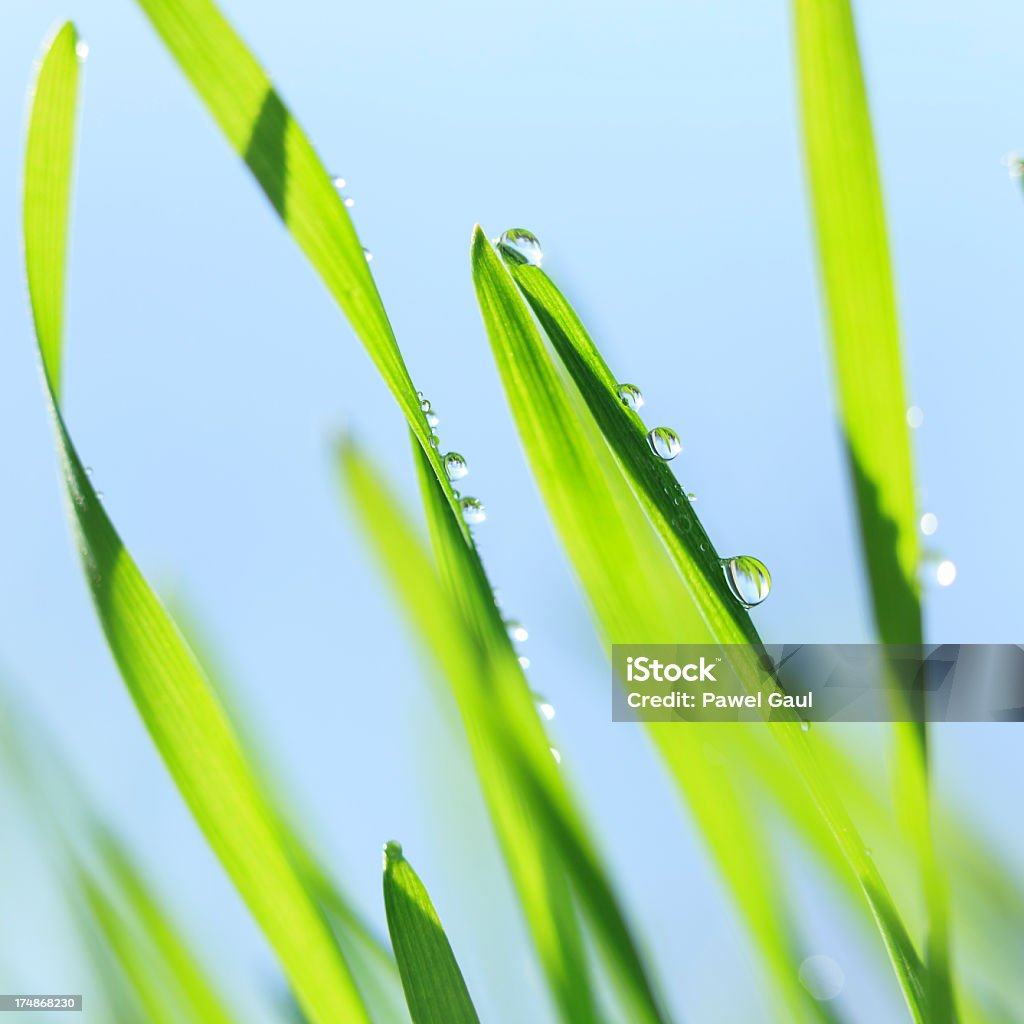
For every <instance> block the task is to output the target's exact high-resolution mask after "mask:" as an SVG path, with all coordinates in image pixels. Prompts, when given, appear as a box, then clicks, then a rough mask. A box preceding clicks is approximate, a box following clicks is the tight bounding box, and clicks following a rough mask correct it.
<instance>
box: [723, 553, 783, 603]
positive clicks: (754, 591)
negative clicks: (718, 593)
mask: <svg viewBox="0 0 1024 1024" xmlns="http://www.w3.org/2000/svg"><path fill="white" fill-rule="evenodd" d="M722 568H723V569H724V570H725V578H726V579H727V580H728V581H729V589H730V590H731V591H732V592H733V594H735V595H736V598H737V599H738V600H739V601H740V602H741V603H742V604H743V606H744V607H746V608H753V607H754V605H756V604H760V603H761V602H762V601H763V600H764V599H765V598H766V597H767V596H768V592H769V591H770V590H771V589H772V576H771V573H770V572H769V571H768V568H767V566H765V564H764V562H762V561H760V560H759V559H757V558H754V557H753V555H735V556H734V557H732V558H723V559H722Z"/></svg>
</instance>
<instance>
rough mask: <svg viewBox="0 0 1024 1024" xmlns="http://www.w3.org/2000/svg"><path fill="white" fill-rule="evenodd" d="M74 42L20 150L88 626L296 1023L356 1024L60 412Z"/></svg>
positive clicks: (64, 44)
mask: <svg viewBox="0 0 1024 1024" xmlns="http://www.w3.org/2000/svg"><path fill="white" fill-rule="evenodd" d="M75 48H76V33H75V30H74V27H73V26H72V25H71V24H70V23H69V24H67V25H65V26H64V27H63V28H62V29H61V30H60V31H59V32H58V33H57V34H56V36H55V37H54V38H53V41H52V42H51V44H50V45H49V47H48V49H47V51H46V53H45V56H44V59H43V61H42V63H41V66H40V68H39V71H38V75H37V78H36V83H35V90H34V98H33V102H32V112H31V118H30V122H29V133H28V144H27V150H26V164H25V181H26V183H30V184H28V187H27V188H26V192H25V207H24V230H25V260H26V266H27V268H28V282H29V289H30V295H31V301H32V308H33V312H34V314H35V317H36V319H35V329H36V334H37V339H38V343H39V351H40V356H41V358H42V362H43V370H44V377H45V381H46V390H47V395H48V398H49V404H50V411H51V413H52V417H53V422H54V427H55V434H56V442H57V447H58V451H59V455H60V460H61V467H62V475H63V478H64V484H65V487H66V491H67V496H68V499H69V500H68V506H69V512H70V519H71V523H72V527H73V530H74V533H75V535H76V540H77V543H78V548H79V552H80V554H81V556H82V560H83V564H84V567H85V572H86V578H87V582H88V584H89V589H90V592H91V594H92V597H93V600H94V603H95V605H96V610H97V614H98V617H99V619H100V623H101V625H102V627H103V630H104V633H105V634H106V637H107V642H108V644H109V646H110V649H111V652H112V654H113V656H114V660H115V661H116V663H117V666H118V668H119V670H120V672H121V675H122V677H123V678H124V681H125V684H126V685H127V687H128V690H129V693H130V694H131V696H132V698H133V700H134V701H135V704H136V706H137V708H138V709H139V712H140V714H141V716H142V719H143V721H144V722H145V724H146V727H147V729H148V730H149V733H150V735H151V737H152V738H153V741H154V743H155V744H156V746H157V749H158V750H159V751H160V754H161V755H162V757H163V759H164V761H165V763H166V764H167V767H168V769H169V770H170V772H171V775H172V777H173V778H174V780H175V782H176V784H177V786H178V789H179V791H180V792H181V794H182V796H183V797H184V799H185V801H186V803H187V804H188V806H189V807H190V809H191V810H192V813H193V815H194V816H195V818H196V821H197V822H198V823H199V825H200V827H201V828H202V830H203V832H204V833H205V835H206V837H207V839H208V840H209V842H210V845H211V846H212V847H213V849H214V851H215V852H216V853H217V855H218V857H219V858H220V860H221V863H222V864H223V865H224V867H225V869H226V870H227V872H228V874H229V876H230V877H231V878H232V880H233V881H234V883H235V885H236V886H237V888H238V890H239V892H240V893H241V895H242V897H243V898H244V899H245V901H246V902H247V903H248V905H249V908H250V910H251V911H252V913H253V915H254V917H255V918H256V920H257V921H258V922H259V924H260V925H261V927H262V928H263V930H264V932H265V934H266V936H267V938H268V939H269V941H270V943H271V945H272V946H273V948H274V949H275V951H276V952H277V955H278V957H279V959H280V961H281V964H282V966H283V967H284V970H285V973H286V974H287V975H288V977H289V980H290V981H291V983H292V985H293V986H294V988H295V992H296V995H297V996H298V998H299V1000H300V1002H301V1003H302V1005H303V1007H304V1009H305V1011H306V1013H307V1014H308V1016H309V1017H310V1018H311V1019H312V1020H313V1021H317V1022H321V1021H322V1022H326V1021H333V1020H337V1019H339V1017H340V1018H342V1019H345V1020H351V1021H353V1022H356V1021H366V1020H368V1017H367V1015H366V1012H365V1010H364V1008H363V1004H362V1002H361V1000H360V999H359V995H358V992H357V991H356V988H355V986H354V983H353V981H352V978H351V976H350V975H349V973H348V970H347V969H346V967H345V965H344V962H343V961H342V960H341V958H340V957H339V956H338V952H337V949H336V947H335V945H334V943H333V941H332V939H331V937H330V935H329V933H328V931H327V927H326V925H325V923H324V921H323V919H322V918H321V916H320V914H319V913H318V912H317V910H316V908H315V907H314V906H313V904H312V903H311V901H310V899H309V897H308V895H307V893H306V891H305V889H304V888H303V886H302V884H301V882H300V881H299V879H298V878H297V877H296V875H295V872H294V870H293V868H292V865H291V863H290V861H289V859H288V856H287V853H286V851H285V849H284V848H283V844H282V841H281V838H280V836H279V835H278V833H277V831H276V829H275V827H274V820H273V815H272V814H271V812H270V811H269V809H268V807H267V805H266V802H265V800H264V798H263V797H262V795H261V794H260V792H259V790H258V787H257V786H256V785H255V783H254V781H253V778H252V775H251V773H250V772H249V769H248V766H247V765H246V763H245V760H244V757H243V755H242V753H241V751H240V749H239V746H238V743H237V741H236V739H235V737H234V735H233V733H232V731H231V728H230V725H229V723H228V721H227V719H226V717H225V715H224V713H223V711H222V709H221V707H220V705H219V704H218V702H217V700H216V698H215V697H214V695H213V693H212V692H211V689H210V686H209V684H208V682H207V680H206V678H205V677H204V674H203V671H202V669H201V667H200V666H199V665H198V663H197V662H196V660H195V658H194V656H193V655H192V652H191V651H190V650H189V649H188V647H187V645H186V644H185V642H184V641H183V639H182V637H181V635H180V633H179V632H178V630H177V628H176V627H175V625H174V623H173V621H172V620H171V619H170V617H169V616H168V615H167V613H166V612H165V611H164V609H163V607H162V606H161V604H160V602H159V601H158V599H157V597H156V595H155V594H154V593H153V591H152V590H151V589H150V587H149V585H148V584H147V583H146V581H145V579H144V578H143V576H142V574H141V573H140V572H139V570H138V568H137V567H136V565H135V563H134V561H133V560H132V558H131V556H130V555H129V554H128V551H127V549H126V548H125V547H124V545H123V544H122V542H121V539H120V537H119V536H118V535H117V532H116V531H115V529H114V527H113V525H112V524H111V522H110V519H109V518H108V516H107V514H106V512H105V511H104V509H103V506H102V504H101V503H100V501H99V498H98V497H97V495H96V492H95V490H94V489H93V487H92V484H91V483H90V481H89V478H88V475H87V474H86V472H85V469H84V467H83V465H82V462H81V460H80V459H79V457H78V453H77V452H76V451H75V448H74V445H73V444H72V441H71V437H70V435H69V434H68V431H67V428H66V426H65V423H64V419H63V416H62V413H61V409H60V400H59V391H58V387H59V380H60V377H59V373H60V362H61V342H62V339H61V335H60V334H59V333H56V332H58V331H59V330H60V329H61V320H60V316H59V315H57V314H56V313H55V312H54V311H53V309H52V306H53V304H54V303H56V302H59V301H60V300H61V297H62V294H63V276H64V242H63V241H61V240H62V239H63V238H65V237H66V232H67V222H66V218H67V214H68V206H69V201H68V198H67V197H68V195H69V194H70V178H71V166H72V152H73V148H74V120H75V106H76V96H77V90H76V85H77V76H78V72H77V56H76V53H75Z"/></svg>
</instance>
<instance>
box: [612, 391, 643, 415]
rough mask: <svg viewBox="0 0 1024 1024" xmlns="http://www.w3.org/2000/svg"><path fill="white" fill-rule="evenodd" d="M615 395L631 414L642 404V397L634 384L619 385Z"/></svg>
mask: <svg viewBox="0 0 1024 1024" xmlns="http://www.w3.org/2000/svg"><path fill="white" fill-rule="evenodd" d="M615 393H616V394H617V395H618V396H619V401H620V402H621V403H622V404H623V405H624V406H626V408H627V409H632V410H633V412H636V411H637V409H640V408H641V407H642V406H643V404H644V396H643V395H642V394H641V393H640V389H639V388H638V387H637V386H636V385H635V384H620V385H619V386H618V388H616V390H615Z"/></svg>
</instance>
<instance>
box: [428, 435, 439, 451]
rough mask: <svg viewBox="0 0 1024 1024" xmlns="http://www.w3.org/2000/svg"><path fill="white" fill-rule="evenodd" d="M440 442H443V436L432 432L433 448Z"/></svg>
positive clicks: (431, 441) (431, 442) (431, 443)
mask: <svg viewBox="0 0 1024 1024" xmlns="http://www.w3.org/2000/svg"><path fill="white" fill-rule="evenodd" d="M440 443H441V438H439V437H438V436H437V434H431V435H430V447H431V448H436V447H437V446H438V445H439V444H440Z"/></svg>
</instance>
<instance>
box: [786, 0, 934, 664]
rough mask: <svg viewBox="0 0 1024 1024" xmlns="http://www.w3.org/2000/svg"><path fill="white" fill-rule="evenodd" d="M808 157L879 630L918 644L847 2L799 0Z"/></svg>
mask: <svg viewBox="0 0 1024 1024" xmlns="http://www.w3.org/2000/svg"><path fill="white" fill-rule="evenodd" d="M793 9H794V13H795V18H796V40H797V57H798V62H799V69H798V70H799V82H800V100H801V105H802V108H803V126H804V146H805V152H806V159H807V170H808V175H809V179H810V186H811V198H812V202H813V209H814V226H815V229H816V232H817V238H818V254H819V258H820V264H821V276H822V282H823V286H824V292H825V298H826V305H827V309H828V315H829V325H830V327H831V337H832V355H833V359H834V362H835V370H836V373H835V378H836V383H837V386H838V391H839V405H840V415H841V417H842V426H843V434H844V439H845V442H846V455H847V459H848V463H849V471H850V475H851V478H852V483H853V487H854V490H855V493H856V497H857V507H858V511H859V516H860V533H861V543H862V544H863V547H864V552H865V555H866V562H867V569H868V575H869V577H870V583H871V593H872V598H873V601H874V610H875V620H876V622H877V623H878V632H879V635H880V637H881V639H882V640H883V641H884V642H887V643H911V644H912V643H918V642H919V641H920V639H921V612H920V607H919V602H918V584H917V571H918V561H919V555H920V553H919V550H918V539H917V533H916V529H915V520H916V516H915V511H914V486H913V472H912V468H911V458H910V440H909V437H908V431H907V419H906V413H907V402H906V394H905V389H904V383H903V368H902V363H901V359H900V341H899V323H898V320H897V313H896V293H895V289H894V287H893V278H892V267H891V262H890V258H889V243H888V239H887V237H886V229H885V211H884V209H883V203H882V189H881V184H880V181H879V174H878V165H877V161H876V159H875V146H874V141H873V136H872V132H871V119H870V115H869V112H868V103H867V95H866V92H865V88H864V79H863V75H862V73H861V67H860V58H859V55H858V52H857V39H856V33H855V29H854V23H853V15H852V12H851V9H850V3H849V0H794V6H793Z"/></svg>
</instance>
